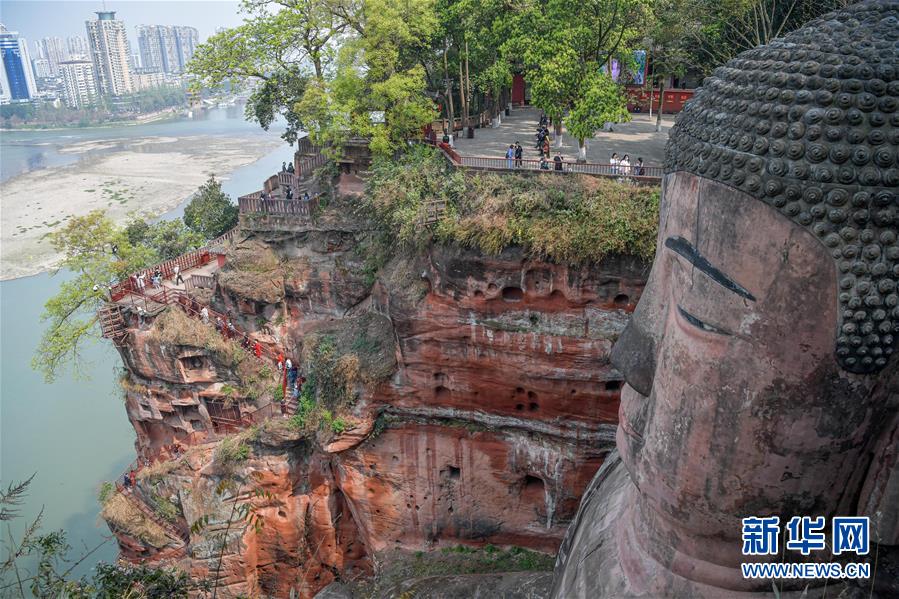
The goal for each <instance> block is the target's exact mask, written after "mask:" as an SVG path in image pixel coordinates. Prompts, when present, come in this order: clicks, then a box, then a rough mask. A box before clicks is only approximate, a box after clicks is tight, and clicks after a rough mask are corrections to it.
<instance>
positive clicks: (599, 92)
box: [565, 73, 630, 162]
mask: <svg viewBox="0 0 899 599" xmlns="http://www.w3.org/2000/svg"><path fill="white" fill-rule="evenodd" d="M628 120H630V114H629V113H628V111H627V99H626V98H625V96H624V93H623V92H622V91H621V87H620V86H619V85H618V84H617V83H615V82H614V81H612V78H611V77H610V76H609V75H608V74H606V73H594V74H593V75H591V76H589V77H588V78H587V79H585V80H584V81H583V82H582V84H581V89H580V90H579V92H578V94H577V99H576V100H575V104H574V107H573V108H572V109H571V111H570V112H569V113H568V117H567V118H566V119H565V125H566V127H568V131H569V132H570V133H571V134H572V135H573V136H574V137H575V138H576V139H577V142H578V162H586V161H587V146H586V144H585V141H586V139H587V138H589V137H593V135H594V134H595V133H596V132H597V131H598V130H599V129H602V127H603V125H604V124H605V123H609V122H611V123H615V122H620V121H628Z"/></svg>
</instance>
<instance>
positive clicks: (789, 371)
mask: <svg viewBox="0 0 899 599" xmlns="http://www.w3.org/2000/svg"><path fill="white" fill-rule="evenodd" d="M740 196H743V194H742V193H741V192H738V191H735V190H733V189H731V188H729V187H727V186H725V185H722V184H721V183H718V182H715V181H711V180H708V179H704V178H700V177H697V176H696V175H693V174H690V173H675V174H673V175H669V176H668V177H667V178H666V182H665V188H664V193H663V202H662V207H661V218H660V234H659V243H658V250H657V254H656V259H655V262H654V264H653V269H652V272H651V274H650V277H649V281H648V283H647V286H646V289H645V291H644V294H643V296H642V298H641V301H640V304H639V305H638V307H637V310H636V311H635V313H634V315H633V317H632V320H631V324H629V325H628V329H627V330H626V331H625V332H624V334H623V335H622V337H621V339H620V340H619V342H618V344H617V345H616V346H615V349H614V351H613V362H614V363H615V365H616V366H617V367H618V368H619V369H620V370H621V371H622V372H623V374H624V375H625V379H626V380H627V382H628V385H627V386H626V387H625V388H624V390H623V392H622V401H621V409H620V423H621V424H620V427H619V430H618V448H619V451H620V452H621V454H622V459H623V460H624V462H625V465H626V466H627V468H628V470H629V472H630V473H631V478H632V480H633V481H634V483H635V484H636V486H637V488H638V489H639V490H640V492H641V494H642V495H643V496H644V497H645V498H646V500H647V501H648V502H649V503H650V504H651V508H652V509H653V510H655V511H658V512H660V513H662V514H665V515H667V516H670V517H671V518H675V519H678V518H681V519H682V518H687V519H688V521H687V522H685V523H684V524H685V525H686V527H688V528H693V527H695V528H696V529H698V530H702V531H704V533H705V534H708V535H712V536H714V535H716V534H723V535H725V536H732V535H734V534H738V533H739V530H740V525H739V519H740V518H741V517H744V516H747V515H755V514H760V513H763V514H766V513H774V514H777V513H781V511H782V510H787V511H790V512H795V513H797V514H810V515H812V514H821V513H824V514H832V513H834V512H835V510H837V511H840V512H841V513H848V512H851V510H852V509H853V506H851V502H853V501H855V499H856V495H855V494H848V495H847V496H842V497H841V496H835V495H834V493H833V492H832V491H833V484H834V480H839V481H842V482H843V483H844V484H849V483H850V481H852V480H853V477H854V476H855V477H856V480H855V486H856V487H857V486H858V484H859V483H860V480H858V479H859V477H860V476H861V475H863V472H860V468H859V465H860V464H861V463H862V461H863V460H862V459H861V457H862V454H863V452H864V451H866V450H867V448H868V443H869V441H870V434H869V433H870V430H871V429H872V428H874V427H875V426H879V425H880V424H881V423H880V422H872V417H874V416H875V415H877V414H879V409H878V410H875V411H872V409H871V408H872V406H871V403H870V401H868V397H869V395H870V392H871V389H872V388H873V384H874V382H875V381H874V380H873V379H872V378H871V377H863V376H857V375H851V374H849V373H846V372H845V371H844V370H842V369H841V367H840V366H839V364H838V363H837V361H836V359H835V354H834V351H833V339H834V333H835V330H836V327H837V320H838V319H837V309H838V308H837V300H836V294H837V274H836V267H835V265H834V261H833V259H832V258H831V257H830V255H829V252H828V251H827V248H825V247H824V246H823V245H822V244H821V243H820V242H819V241H818V240H817V239H816V238H815V236H814V235H812V234H811V233H810V232H808V231H807V230H805V229H804V228H802V227H800V226H797V225H796V224H794V223H793V222H791V221H790V220H789V219H787V218H785V217H784V216H783V215H781V214H779V213H778V211H777V210H775V209H773V208H772V207H770V206H768V205H766V204H764V203H762V202H759V201H758V200H755V199H753V198H751V197H748V196H744V197H740ZM838 495H839V494H838Z"/></svg>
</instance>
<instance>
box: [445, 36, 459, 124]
mask: <svg viewBox="0 0 899 599" xmlns="http://www.w3.org/2000/svg"><path fill="white" fill-rule="evenodd" d="M447 52H449V41H447V44H446V47H445V48H444V50H443V76H444V77H445V78H446V110H447V117H446V118H447V120H448V121H449V126H448V127H447V128H448V129H449V130H448V131H447V132H446V134H447V135H449V136H452V135H453V133H454V132H455V126H456V120H455V119H456V113H455V112H454V111H453V82H452V80H451V79H450V78H449V66H448V63H447V60H446V53H447Z"/></svg>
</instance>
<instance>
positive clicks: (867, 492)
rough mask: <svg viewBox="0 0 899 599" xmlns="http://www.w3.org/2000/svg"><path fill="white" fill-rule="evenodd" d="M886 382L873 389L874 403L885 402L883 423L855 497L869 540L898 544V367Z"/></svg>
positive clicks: (893, 369) (893, 368)
mask: <svg viewBox="0 0 899 599" xmlns="http://www.w3.org/2000/svg"><path fill="white" fill-rule="evenodd" d="M893 366H894V367H892V368H889V370H891V371H892V373H891V374H889V375H887V376H888V379H889V380H888V381H887V383H886V385H883V386H880V388H879V389H877V390H876V391H875V394H874V397H873V398H872V399H874V405H878V404H879V405H880V406H883V405H886V406H887V408H888V410H887V414H889V416H887V423H886V426H885V427H884V428H883V430H882V431H881V434H880V436H879V437H878V439H877V440H876V441H875V445H874V449H873V452H872V459H871V464H870V466H868V473H867V475H866V476H865V482H864V484H863V485H862V492H861V495H860V496H859V500H858V515H859V516H868V517H869V518H870V519H871V540H872V541H874V542H875V543H880V544H882V545H899V410H897V405H896V404H897V403H899V380H897V379H899V376H897V369H896V368H895V365H893Z"/></svg>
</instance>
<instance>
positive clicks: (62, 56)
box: [41, 37, 69, 75]
mask: <svg viewBox="0 0 899 599" xmlns="http://www.w3.org/2000/svg"><path fill="white" fill-rule="evenodd" d="M41 46H43V48H44V52H43V55H42V56H41V58H46V59H47V60H49V61H50V71H51V72H52V73H53V75H58V74H59V63H61V62H62V61H64V60H68V59H69V52H68V50H66V45H65V42H64V41H63V40H62V38H60V37H45V38H44V39H42V40H41Z"/></svg>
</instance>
